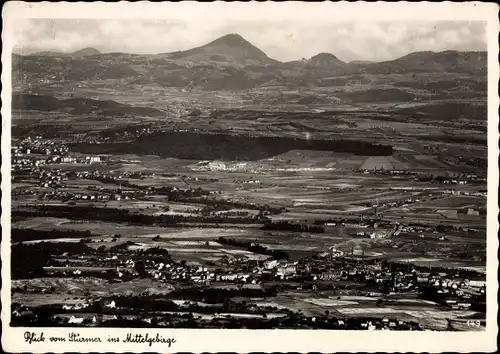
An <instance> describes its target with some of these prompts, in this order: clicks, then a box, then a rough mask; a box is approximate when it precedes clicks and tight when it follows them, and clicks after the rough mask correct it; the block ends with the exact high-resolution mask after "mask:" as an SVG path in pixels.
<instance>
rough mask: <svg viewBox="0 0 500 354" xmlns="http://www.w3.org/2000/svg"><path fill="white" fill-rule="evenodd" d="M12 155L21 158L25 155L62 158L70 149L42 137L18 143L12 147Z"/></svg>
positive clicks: (29, 138) (28, 138)
mask: <svg viewBox="0 0 500 354" xmlns="http://www.w3.org/2000/svg"><path fill="white" fill-rule="evenodd" d="M11 149H12V155H13V156H14V157H21V156H24V155H30V154H38V155H56V156H62V155H64V154H67V153H68V147H67V146H65V145H64V144H60V143H58V142H55V141H53V140H50V139H43V138H42V137H41V136H36V137H34V138H31V137H27V138H26V139H23V140H20V141H17V142H16V143H14V144H13V145H12V148H11Z"/></svg>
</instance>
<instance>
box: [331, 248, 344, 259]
mask: <svg viewBox="0 0 500 354" xmlns="http://www.w3.org/2000/svg"><path fill="white" fill-rule="evenodd" d="M328 252H329V253H330V255H331V256H332V257H334V258H337V257H342V256H343V255H344V252H343V251H341V250H338V249H336V248H335V247H333V246H332V247H330V249H329V250H328Z"/></svg>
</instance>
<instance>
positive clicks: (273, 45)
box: [14, 19, 486, 61]
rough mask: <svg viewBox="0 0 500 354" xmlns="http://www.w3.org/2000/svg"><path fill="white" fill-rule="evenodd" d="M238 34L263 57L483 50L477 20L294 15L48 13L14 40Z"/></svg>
mask: <svg viewBox="0 0 500 354" xmlns="http://www.w3.org/2000/svg"><path fill="white" fill-rule="evenodd" d="M227 33H239V34H240V35H242V36H243V37H244V38H246V39H247V40H248V41H250V42H251V43H253V44H254V45H256V46H257V47H259V48H260V49H262V50H263V51H264V52H266V54H268V55H269V56H270V57H272V58H275V59H278V60H282V61H289V60H296V59H300V58H302V57H311V56H313V55H315V54H317V53H319V52H330V53H333V54H335V55H337V56H338V57H339V58H340V59H342V60H346V61H350V60H375V61H382V60H390V59H394V58H396V57H400V56H403V55H406V54H408V53H409V52H414V51H428V50H431V51H442V50H486V27H485V23H483V22H465V21H440V22H436V21H434V22H429V21H427V22H422V21H419V22H412V21H404V22H403V21H400V22H396V21H392V22H387V21H386V22H334V23H326V22H318V23H314V22H306V21H302V22H297V21H293V22H292V21H280V20H276V21H271V20H240V21H236V20H227V21H215V20H212V21H211V20H205V21H200V20H199V19H196V20H192V21H185V20H170V21H167V20H135V19H120V20H62V19H57V20H47V19H29V20H23V21H19V23H18V24H16V28H15V33H14V42H15V46H16V47H21V48H25V49H27V50H28V49H29V50H31V51H35V50H37V51H38V50H40V51H41V50H61V51H68V52H69V51H74V50H78V49H81V48H83V47H95V48H97V49H99V50H101V51H105V52H120V51H121V52H131V53H138V54H146V53H165V52H171V51H176V50H185V49H189V48H192V47H195V46H200V45H203V44H205V43H207V42H209V41H212V40H214V39H216V38H218V37H220V36H222V35H224V34H227Z"/></svg>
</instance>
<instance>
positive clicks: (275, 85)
mask: <svg viewBox="0 0 500 354" xmlns="http://www.w3.org/2000/svg"><path fill="white" fill-rule="evenodd" d="M70 5H73V4H66V6H68V7H71V6H70ZM75 5H76V4H75ZM85 5H92V4H85ZM95 5H97V4H95ZM109 5H111V4H109ZM113 5H119V4H113ZM174 5H175V4H171V6H174ZM180 5H181V4H179V6H180ZM190 5H191V7H192V8H194V7H197V6H196V5H197V4H193V3H191V4H190ZM206 5H208V4H203V5H202V4H198V7H199V8H200V9H203V10H200V11H199V13H201V15H197V16H192V17H191V16H190V14H189V12H185V13H184V15H183V16H169V14H170V13H169V12H168V11H166V10H165V12H164V16H163V17H162V18H158V17H157V18H150V17H144V18H142V17H141V14H140V13H137V14H136V17H135V18H130V17H128V18H123V17H120V16H119V15H117V16H116V18H114V17H113V13H106V14H105V16H106V17H105V18H102V17H95V18H92V17H90V16H89V17H86V16H84V15H83V14H82V15H81V17H78V12H76V11H75V12H73V16H71V17H67V18H65V17H64V16H63V17H59V16H54V17H50V16H49V17H47V16H34V17H30V16H29V12H27V14H26V15H24V17H23V18H21V19H18V20H16V21H15V25H13V26H12V28H11V29H10V32H9V33H10V34H9V38H8V42H9V45H10V48H9V51H8V52H6V49H4V53H3V54H2V55H3V57H2V58H3V62H4V69H2V70H3V73H2V80H3V81H2V82H3V86H4V85H5V83H6V82H7V83H8V85H9V86H8V87H9V93H8V95H7V99H6V100H4V97H6V96H4V93H2V101H3V102H4V103H3V104H2V117H3V118H2V127H3V128H5V127H8V128H9V132H4V129H2V209H3V210H4V207H6V206H8V210H7V211H2V234H3V238H2V261H3V262H2V263H3V266H2V275H3V277H2V278H3V279H4V280H3V282H4V285H3V289H2V320H3V322H4V320H5V319H7V323H4V326H8V327H9V328H12V329H14V330H15V329H19V330H22V331H21V332H19V333H21V337H20V338H19V339H18V340H19V342H22V344H24V345H26V346H25V347H23V348H26V349H25V351H30V348H31V347H30V346H28V345H29V344H31V345H33V344H35V345H36V344H37V342H44V343H43V344H44V345H46V346H47V348H49V349H50V351H54V350H55V349H54V347H56V346H59V345H63V344H64V345H70V344H74V345H80V347H79V348H80V349H78V350H77V351H85V349H84V348H85V346H86V345H88V344H89V343H90V344H92V345H98V343H101V342H107V344H108V345H110V344H111V345H113V344H112V342H113V340H114V339H113V338H112V336H110V335H108V333H112V332H109V330H110V329H122V330H124V332H122V335H121V336H120V338H119V339H118V336H117V337H116V338H115V339H116V342H118V341H119V342H120V343H117V344H122V343H123V345H125V343H145V346H143V347H137V348H136V349H137V350H143V351H148V350H149V349H151V343H155V344H154V345H157V343H159V344H158V345H163V347H162V348H163V349H162V350H177V349H178V348H177V349H176V348H175V343H176V339H175V336H173V335H169V334H168V333H174V332H161V331H162V330H168V329H176V330H177V329H203V330H205V329H212V330H221V332H217V333H220V336H222V337H221V338H223V337H224V336H231V334H230V333H232V332H230V331H226V330H249V331H250V332H252V333H260V332H261V331H262V330H300V331H294V332H292V333H295V332H300V333H302V335H307V333H314V332H315V331H312V330H322V331H325V330H327V331H331V333H336V332H341V333H342V331H358V332H359V333H364V332H366V331H372V332H374V333H378V332H382V331H386V332H391V333H392V332H400V333H401V332H405V333H406V332H409V331H413V332H456V333H464V334H465V333H468V332H474V333H476V332H482V333H485V332H487V331H488V329H490V328H489V327H488V326H490V325H493V328H491V329H492V330H494V331H495V332H493V333H494V335H495V336H496V334H495V333H496V307H495V308H491V307H490V304H491V301H490V299H489V296H490V295H491V291H490V290H493V297H494V298H492V299H491V300H492V301H493V305H494V306H496V304H495V303H496V296H495V294H496V291H497V283H496V281H494V282H493V283H492V282H488V281H487V277H488V279H494V278H496V272H497V269H496V268H497V259H496V253H497V249H496V247H497V244H496V243H490V241H491V240H492V239H493V241H494V240H495V238H496V232H497V231H498V224H492V225H490V224H489V223H488V220H493V222H496V217H497V215H498V214H497V213H498V209H497V205H496V204H497V202H496V200H497V199H496V198H497V196H496V194H497V189H496V188H497V186H498V165H497V158H498V146H491V141H493V142H495V139H496V143H495V144H496V145H498V144H497V143H498V129H496V128H497V124H498V116H490V117H489V116H488V112H489V111H490V112H491V103H490V104H489V103H488V97H489V94H490V95H491V94H493V96H498V93H497V91H494V92H490V93H489V92H488V87H491V85H490V83H491V81H490V80H493V84H494V85H495V82H497V80H498V71H497V70H498V69H497V68H493V69H494V70H495V71H493V72H494V73H496V75H497V76H496V77H495V76H493V77H492V76H491V75H490V76H489V75H488V73H489V72H490V74H491V72H492V71H489V70H492V68H490V67H489V63H491V60H490V61H489V59H488V56H489V52H488V51H489V46H488V28H491V27H488V26H491V25H492V24H491V23H488V19H489V18H491V16H490V17H486V16H483V18H481V17H480V16H476V17H474V16H472V15H471V18H470V19H467V18H464V16H462V17H460V16H458V19H456V20H450V18H445V19H443V20H439V19H436V18H431V19H425V18H417V19H415V20H408V19H406V18H403V19H399V18H397V17H396V16H394V17H393V18H392V19H388V18H387V17H385V18H383V19H382V20H379V19H377V17H375V16H373V17H371V18H365V19H362V20H361V19H360V20H356V19H354V18H350V17H346V19H342V17H341V16H339V15H338V14H337V17H332V20H329V17H328V16H322V17H320V18H318V20H317V21H315V20H314V19H313V18H312V17H311V16H308V15H307V12H305V13H304V15H303V16H300V13H296V12H297V10H295V11H294V10H293V8H294V5H293V4H286V7H285V6H283V7H282V8H283V9H285V8H286V9H288V11H291V12H292V13H293V12H295V16H297V20H291V19H290V18H287V17H283V19H282V18H281V17H280V16H278V15H279V12H273V13H274V15H273V16H268V15H262V17H259V15H258V12H257V11H247V10H245V9H250V7H249V6H247V7H245V5H244V4H239V6H237V5H238V4H225V5H224V7H221V9H222V8H224V9H226V10H225V11H226V12H224V11H222V10H221V11H220V12H218V10H215V9H218V7H217V6H216V5H217V4H214V7H213V9H214V10H213V11H214V12H213V13H215V14H217V13H218V15H217V16H214V17H213V18H212V17H210V16H209V15H206V18H203V16H204V15H203V14H204V13H205V12H204V11H210V6H206ZM232 5H235V6H234V9H233V7H231V6H232ZM248 5H253V6H255V8H266V7H267V6H269V5H267V4H265V3H259V4H257V3H253V4H252V3H250V4H248ZM299 5H300V6H302V7H300V8H307V7H306V4H305V3H302V4H299ZM299 5H297V6H299ZM311 5H312V6H311V8H312V7H314V6H313V4H311ZM356 5H359V4H356ZM373 5H375V4H373ZM411 5H413V4H411ZM452 5H455V4H451V3H450V4H449V6H452ZM456 5H458V4H456ZM48 6H57V4H56V3H54V4H50V5H48ZM202 6H206V7H202ZM221 6H222V5H221ZM274 6H275V7H276V8H278V7H277V6H279V4H274ZM353 6H354V4H353ZM407 6H408V5H407ZM457 7H458V6H457ZM469 7H470V6H469ZM116 8H117V9H118V6H117V7H116ZM179 8H180V7H179ZM298 8H299V7H297V9H298ZM329 8H331V10H329V11H332V12H333V11H335V10H334V6H333V4H332V5H331V6H330V7H329ZM486 8H487V9H488V7H486ZM172 9H175V7H172ZM229 9H233V10H229ZM252 9H253V8H252ZM325 9H326V8H325ZM489 9H490V12H491V14H493V15H495V14H496V13H497V12H498V9H496V8H495V7H489ZM33 10H36V6H34V7H33ZM491 10H493V11H491ZM495 10H496V12H495ZM171 11H172V12H174V10H171ZM229 11H234V15H231V14H230V12H229ZM247 12H248V13H247ZM463 12H464V11H462V13H463ZM465 12H466V11H465ZM207 13H208V14H209V12H207ZM316 13H317V12H316ZM482 13H484V11H483V12H482ZM4 16H5V13H4ZM100 16H104V14H103V13H100ZM200 16H201V17H200ZM493 18H494V19H495V16H493ZM7 19H8V17H7ZM4 20H5V18H4ZM493 26H494V28H495V30H494V31H493V32H496V33H497V34H498V19H497V22H496V23H495V22H493ZM489 33H491V31H490V32H489ZM493 40H495V38H493ZM4 41H5V38H4ZM497 45H498V44H497ZM494 48H495V50H496V51H498V46H497V47H494ZM497 54H498V53H493V55H494V57H496V56H497ZM6 56H8V63H9V66H8V67H5V63H6V62H5V57H6ZM496 59H498V58H496ZM493 63H494V64H493V65H498V60H496V63H495V61H493ZM6 70H8V71H9V73H8V81H4V79H5V77H6V76H5V75H6V72H5V71H6ZM489 85H490V86H489ZM4 90H5V88H4ZM4 92H5V91H4ZM490 97H491V96H490ZM496 98H497V97H495V99H496ZM7 103H9V107H5V106H4V104H5V105H6V104H7ZM4 109H7V110H9V115H8V117H9V119H8V123H7V121H6V120H5V119H4V117H5V116H4V112H6V111H4ZM496 109H497V106H495V101H494V106H493V112H495V111H496ZM494 114H495V113H494ZM6 124H8V125H6ZM491 124H493V127H491ZM489 125H490V127H489ZM491 128H493V129H491ZM495 130H497V131H496V132H495ZM489 131H490V134H491V132H493V134H496V136H493V137H489V135H488V132H489ZM489 139H490V140H489ZM491 139H493V140H491ZM488 141H490V149H495V150H489V149H488V148H489V146H488ZM489 153H490V155H489ZM491 153H493V155H491ZM9 154H10V155H9ZM489 156H490V159H491V156H493V160H490V161H489ZM492 169H493V170H494V171H492ZM491 173H493V174H491ZM491 176H496V180H495V178H493V180H492V183H493V184H491V183H490V177H491ZM7 178H8V179H9V180H8V181H7ZM491 186H493V188H494V189H491ZM7 188H8V189H7ZM5 198H8V204H4V202H5ZM491 198H495V199H494V200H493V199H491ZM491 201H493V207H492V208H493V209H490V208H491V207H490V205H491V204H490V203H491ZM491 247H493V248H491ZM5 254H8V259H9V261H8V264H5V263H4V261H5V260H6V259H7V258H4V255H5ZM491 254H492V255H493V258H490V255H491ZM487 255H488V256H487ZM491 262H493V263H491ZM491 264H493V268H491V267H490V266H491ZM6 267H7V268H8V271H7V270H6ZM490 271H491V272H492V273H491V278H490V274H489V272H490ZM4 276H5V277H4ZM5 282H9V283H10V284H9V285H8V287H9V289H8V293H6V294H4V291H5V290H6V289H5V288H6V286H7V285H6V284H5ZM490 286H491V287H493V288H492V289H490ZM487 304H488V306H487ZM492 310H493V312H494V313H493V312H492ZM492 316H493V317H492ZM4 328H5V327H4ZM39 328H44V329H46V330H45V331H44V332H45V334H44V332H43V331H42V332H41V331H39V330H37V329H39ZM51 329H52V330H54V331H56V330H57V331H63V332H52V333H63V334H61V335H60V337H59V339H58V338H56V337H50V338H49V334H48V333H49V331H50V330H51ZM90 329H92V330H94V332H86V330H90ZM67 330H71V332H68V331H67ZM132 330H141V331H143V330H145V331H146V332H147V334H144V333H146V332H133V331H132ZM151 330H152V331H151ZM262 332H266V333H271V332H275V331H262ZM68 333H69V334H68ZM88 333H93V334H92V335H90V334H88ZM95 333H102V335H101V336H100V337H96V335H94V334H95ZM127 333H128V334H127ZM163 333H166V334H163ZM175 333H177V332H175ZM304 333H305V334H304ZM322 333H324V332H322ZM291 335H292V336H293V334H291ZM50 336H51V335H50ZM326 336H328V334H326ZM54 338H55V339H54ZM255 338H257V337H255ZM336 338H337V337H336ZM373 338H376V337H373ZM400 338H403V337H400ZM97 339H98V340H97ZM5 340H6V338H3V339H2V342H3V344H4V345H5ZM7 340H8V338H7ZM58 341H60V342H62V343H61V344H59V343H56V342H58ZM177 341H178V342H179V339H177ZM184 341H185V339H184ZM68 342H69V343H68ZM96 342H98V343H96ZM148 343H149V345H148ZM179 343H180V342H179ZM184 344H186V343H184ZM478 344H480V343H478ZM179 345H180V344H179ZM33 348H34V347H33ZM68 348H69V347H68ZM134 348H135V347H134ZM134 348H132V349H131V347H128V350H127V351H129V350H136V349H134ZM179 348H180V347H179ZM33 350H34V349H33Z"/></svg>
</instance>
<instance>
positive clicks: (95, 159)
mask: <svg viewBox="0 0 500 354" xmlns="http://www.w3.org/2000/svg"><path fill="white" fill-rule="evenodd" d="M85 162H86V163H99V162H101V157H100V156H87V157H85Z"/></svg>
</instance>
